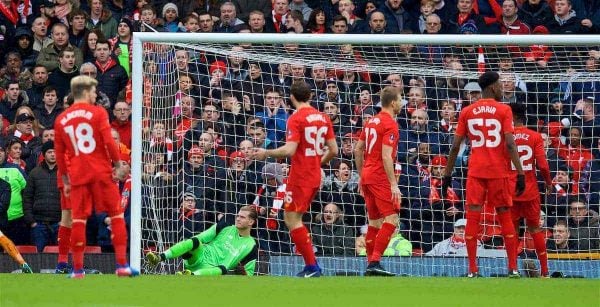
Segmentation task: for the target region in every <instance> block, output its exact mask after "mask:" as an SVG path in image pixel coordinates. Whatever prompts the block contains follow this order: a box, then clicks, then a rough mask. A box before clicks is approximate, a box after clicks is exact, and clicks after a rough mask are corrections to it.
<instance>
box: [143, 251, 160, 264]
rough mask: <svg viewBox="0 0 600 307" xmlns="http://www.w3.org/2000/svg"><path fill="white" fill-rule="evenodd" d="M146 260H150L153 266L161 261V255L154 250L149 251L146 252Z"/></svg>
mask: <svg viewBox="0 0 600 307" xmlns="http://www.w3.org/2000/svg"><path fill="white" fill-rule="evenodd" d="M146 260H147V261H148V263H149V264H150V266H151V267H156V266H157V265H158V264H159V263H160V255H158V254H155V253H153V252H148V253H147V254H146Z"/></svg>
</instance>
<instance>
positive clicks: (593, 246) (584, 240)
mask: <svg viewBox="0 0 600 307" xmlns="http://www.w3.org/2000/svg"><path fill="white" fill-rule="evenodd" d="M599 220H600V217H598V213H597V212H595V211H592V210H589V209H588V205H587V204H586V203H585V200H583V199H582V198H580V199H577V198H576V199H574V200H572V201H571V203H570V204H569V232H570V238H571V239H572V240H573V241H574V244H575V246H576V249H577V251H591V252H597V251H599V250H600V228H599V227H598V225H599V223H598V222H599Z"/></svg>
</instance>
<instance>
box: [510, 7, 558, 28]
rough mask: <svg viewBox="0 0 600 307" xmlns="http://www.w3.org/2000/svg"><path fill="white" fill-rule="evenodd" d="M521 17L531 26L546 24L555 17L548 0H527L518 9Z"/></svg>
mask: <svg viewBox="0 0 600 307" xmlns="http://www.w3.org/2000/svg"><path fill="white" fill-rule="evenodd" d="M518 15H519V19H521V20H523V21H524V22H525V23H526V24H528V25H529V26H530V27H531V28H535V27H537V26H546V25H548V24H549V23H550V21H551V20H552V19H554V13H553V12H552V8H551V7H550V5H548V2H547V1H546V0H525V1H523V4H522V5H521V7H520V8H519V10H518Z"/></svg>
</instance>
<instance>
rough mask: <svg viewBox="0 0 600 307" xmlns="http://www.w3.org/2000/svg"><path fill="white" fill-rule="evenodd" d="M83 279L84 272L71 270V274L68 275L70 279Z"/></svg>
mask: <svg viewBox="0 0 600 307" xmlns="http://www.w3.org/2000/svg"><path fill="white" fill-rule="evenodd" d="M84 277H85V271H84V270H73V272H71V274H69V278H71V279H83V278H84Z"/></svg>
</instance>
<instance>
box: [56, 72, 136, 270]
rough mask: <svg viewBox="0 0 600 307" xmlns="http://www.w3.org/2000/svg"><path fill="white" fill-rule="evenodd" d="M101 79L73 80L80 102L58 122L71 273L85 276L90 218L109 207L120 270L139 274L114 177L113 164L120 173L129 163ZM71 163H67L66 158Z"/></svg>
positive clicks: (126, 168)
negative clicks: (104, 103)
mask: <svg viewBox="0 0 600 307" xmlns="http://www.w3.org/2000/svg"><path fill="white" fill-rule="evenodd" d="M97 84H98V81H96V80H95V79H92V78H90V77H87V76H77V77H75V78H73V79H72V80H71V93H72V94H73V98H74V100H75V103H74V104H73V105H72V106H71V107H70V108H68V109H67V110H65V111H64V112H63V113H61V114H60V115H59V116H58V117H57V118H56V122H55V125H54V128H55V130H56V132H55V133H56V137H55V143H56V144H55V148H56V156H57V163H58V169H59V171H60V172H61V174H62V180H63V191H64V194H65V196H66V197H68V198H69V200H70V202H71V216H72V227H71V250H72V252H73V272H72V273H71V276H70V277H71V278H78V279H80V278H83V277H84V276H85V273H84V271H83V251H84V249H85V244H86V242H85V239H86V237H85V236H86V233H85V227H86V220H87V218H88V217H89V216H90V214H91V213H92V204H94V206H95V210H96V211H97V212H107V213H108V216H109V217H110V218H111V229H112V241H113V246H114V248H115V255H116V260H117V270H116V274H117V275H118V276H135V275H137V274H139V272H138V271H137V270H134V269H132V268H130V267H129V264H128V263H127V254H126V251H127V230H126V229H125V220H124V218H123V211H122V210H121V207H120V198H119V190H118V188H117V186H116V185H115V184H114V182H113V177H112V176H113V168H112V165H111V161H112V162H113V163H114V165H115V173H116V174H117V177H118V178H124V177H125V176H127V175H128V174H129V167H128V166H127V165H126V164H123V163H122V162H121V159H120V155H119V151H118V149H117V145H116V144H115V142H114V140H113V139H112V136H111V128H110V124H109V122H108V113H107V112H106V110H105V109H104V108H102V107H100V106H96V105H94V103H95V101H96V85H97ZM67 159H68V160H69V162H70V165H69V168H67V164H66V160H67Z"/></svg>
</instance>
